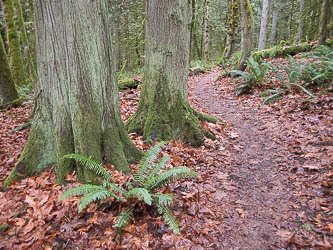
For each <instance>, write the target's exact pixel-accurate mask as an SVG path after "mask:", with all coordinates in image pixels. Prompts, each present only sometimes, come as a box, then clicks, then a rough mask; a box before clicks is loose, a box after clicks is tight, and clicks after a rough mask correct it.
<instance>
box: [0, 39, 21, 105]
mask: <svg viewBox="0 0 333 250" xmlns="http://www.w3.org/2000/svg"><path fill="white" fill-rule="evenodd" d="M0 99H2V102H1V101H0V104H1V103H2V104H4V105H6V104H8V103H11V102H13V101H15V100H17V99H19V96H18V93H17V91H16V88H15V85H14V81H13V78H12V73H11V72H10V68H9V63H8V60H7V53H6V49H5V46H4V43H3V40H2V36H1V35H0Z"/></svg>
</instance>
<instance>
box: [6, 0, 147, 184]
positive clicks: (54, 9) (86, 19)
mask: <svg viewBox="0 0 333 250" xmlns="http://www.w3.org/2000/svg"><path fill="white" fill-rule="evenodd" d="M106 5H107V3H106V1H104V0H96V1H86V0H66V1H54V0H37V1H35V15H36V45H37V48H38V50H37V55H36V56H37V70H38V76H39V81H38V87H37V107H36V109H37V110H36V112H35V115H34V120H33V124H32V128H31V131H30V135H29V138H28V141H27V144H26V146H25V148H24V150H23V152H22V154H21V157H20V159H19V161H18V163H17V164H16V166H15V167H14V170H13V171H12V173H11V176H10V177H9V178H7V180H6V182H5V185H8V184H10V183H11V180H12V179H15V178H19V177H23V176H29V175H33V174H36V173H38V172H40V171H42V170H43V169H45V168H48V167H50V166H53V165H57V182H58V183H59V184H63V183H64V182H65V175H66V173H68V172H70V171H71V170H72V163H71V162H68V161H62V160H60V159H61V157H62V156H63V155H65V154H69V153H78V154H82V155H86V156H92V157H93V158H94V159H95V160H97V161H100V162H101V161H102V155H103V156H104V157H105V159H106V161H107V162H110V163H112V164H114V165H115V167H116V168H117V169H119V170H123V171H129V170H130V168H129V166H128V162H134V161H135V160H137V159H139V158H140V157H141V156H142V153H141V152H140V151H138V150H137V149H136V147H135V145H134V143H133V142H132V141H131V140H130V139H129V137H128V134H127V131H126V129H125V127H124V125H123V123H122V121H121V117H120V110H119V97H118V87H117V83H116V77H115V65H114V61H113V58H112V56H111V55H112V50H111V46H112V41H111V32H109V31H110V24H111V21H110V15H109V12H108V8H107V7H108V6H106ZM92 37H93V38H94V39H92ZM77 173H78V178H79V180H80V181H81V182H92V181H94V176H93V175H92V174H91V172H89V171H87V170H86V169H83V168H80V167H78V169H77Z"/></svg>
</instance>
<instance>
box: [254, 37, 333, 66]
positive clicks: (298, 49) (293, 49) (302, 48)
mask: <svg viewBox="0 0 333 250" xmlns="http://www.w3.org/2000/svg"><path fill="white" fill-rule="evenodd" d="M317 46H318V44H317V43H315V42H303V43H299V44H294V45H290V46H283V47H280V46H275V47H273V48H270V49H265V50H260V51H256V52H253V53H252V57H253V58H254V59H255V60H256V61H260V60H262V59H266V58H278V57H285V56H288V55H290V56H294V55H297V54H299V53H302V52H308V51H311V50H312V49H314V48H315V47H317ZM326 46H329V47H333V39H331V40H326Z"/></svg>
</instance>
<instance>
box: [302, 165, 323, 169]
mask: <svg viewBox="0 0 333 250" xmlns="http://www.w3.org/2000/svg"><path fill="white" fill-rule="evenodd" d="M303 168H305V169H308V170H319V167H318V166H314V165H304V166H303Z"/></svg>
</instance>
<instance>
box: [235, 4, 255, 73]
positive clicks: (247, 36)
mask: <svg viewBox="0 0 333 250" xmlns="http://www.w3.org/2000/svg"><path fill="white" fill-rule="evenodd" d="M238 4H239V7H240V14H241V50H242V56H241V59H240V62H239V64H238V66H237V68H238V69H239V70H244V69H245V68H246V60H247V59H248V57H250V55H251V51H252V48H253V27H254V20H253V12H252V7H251V2H250V0H238Z"/></svg>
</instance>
